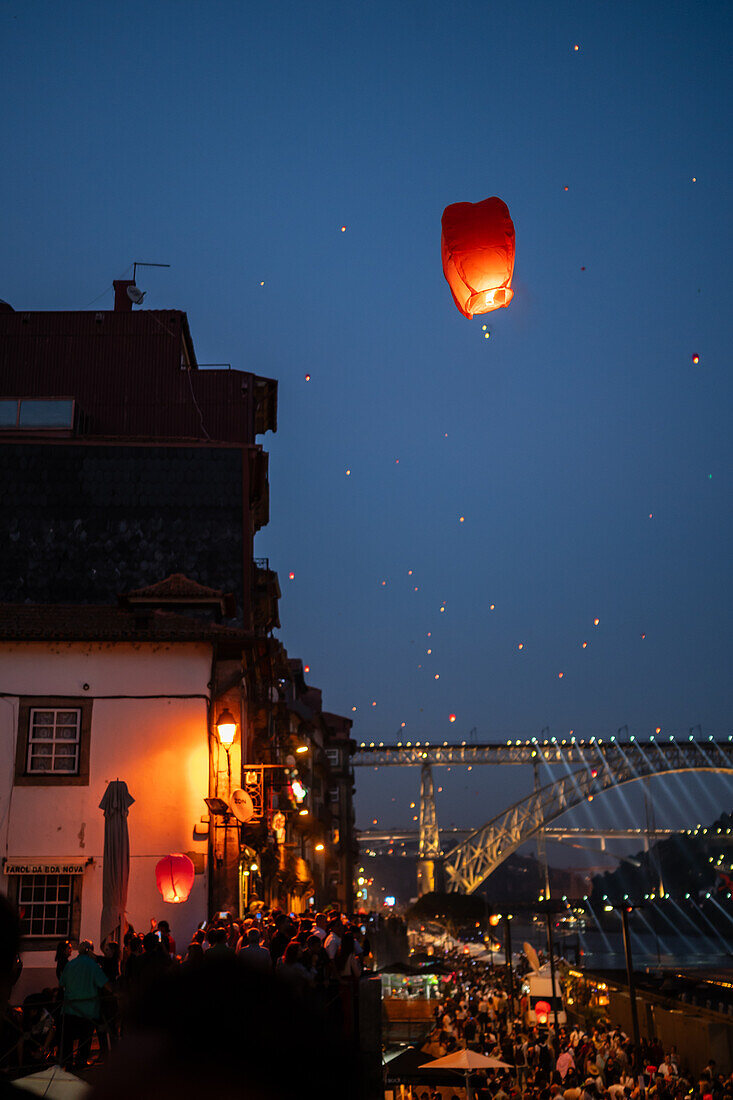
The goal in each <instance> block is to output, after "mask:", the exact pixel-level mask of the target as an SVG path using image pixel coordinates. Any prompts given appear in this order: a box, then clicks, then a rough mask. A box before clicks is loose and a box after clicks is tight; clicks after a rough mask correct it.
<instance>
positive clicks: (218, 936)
mask: <svg viewBox="0 0 733 1100" xmlns="http://www.w3.org/2000/svg"><path fill="white" fill-rule="evenodd" d="M207 938H208V940H209V943H210V945H211V946H210V947H209V950H208V951H207V953H206V957H207V959H208V958H212V957H217V956H219V955H233V954H234V948H233V947H230V946H229V929H228V928H227V927H226V926H219V927H218V928H212V929H211V930H210V931H209V932H208V933H207Z"/></svg>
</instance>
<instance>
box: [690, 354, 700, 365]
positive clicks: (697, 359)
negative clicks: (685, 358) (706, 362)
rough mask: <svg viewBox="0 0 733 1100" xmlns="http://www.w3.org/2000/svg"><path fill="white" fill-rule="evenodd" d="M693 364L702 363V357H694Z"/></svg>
mask: <svg viewBox="0 0 733 1100" xmlns="http://www.w3.org/2000/svg"><path fill="white" fill-rule="evenodd" d="M692 362H693V363H699V362H700V356H699V355H693V357H692Z"/></svg>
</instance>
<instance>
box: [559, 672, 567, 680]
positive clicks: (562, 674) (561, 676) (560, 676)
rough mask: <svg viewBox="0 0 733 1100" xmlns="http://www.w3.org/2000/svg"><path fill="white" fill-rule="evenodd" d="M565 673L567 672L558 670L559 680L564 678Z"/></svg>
mask: <svg viewBox="0 0 733 1100" xmlns="http://www.w3.org/2000/svg"><path fill="white" fill-rule="evenodd" d="M564 675H565V673H564V672H558V674H557V678H558V680H562V678H563V676H564Z"/></svg>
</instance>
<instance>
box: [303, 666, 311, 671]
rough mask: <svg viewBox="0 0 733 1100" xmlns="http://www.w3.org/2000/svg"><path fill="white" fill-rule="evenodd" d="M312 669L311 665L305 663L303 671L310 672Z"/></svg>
mask: <svg viewBox="0 0 733 1100" xmlns="http://www.w3.org/2000/svg"><path fill="white" fill-rule="evenodd" d="M310 670H311V666H310V665H303V672H310Z"/></svg>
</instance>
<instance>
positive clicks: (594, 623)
mask: <svg viewBox="0 0 733 1100" xmlns="http://www.w3.org/2000/svg"><path fill="white" fill-rule="evenodd" d="M600 621H601V620H600V619H594V620H593V626H598V624H599V622H600Z"/></svg>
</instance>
